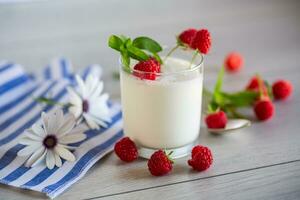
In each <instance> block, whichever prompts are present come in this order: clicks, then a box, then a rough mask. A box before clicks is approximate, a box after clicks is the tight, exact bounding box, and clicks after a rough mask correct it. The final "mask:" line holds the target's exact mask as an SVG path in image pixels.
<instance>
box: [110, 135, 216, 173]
mask: <svg viewBox="0 0 300 200" xmlns="http://www.w3.org/2000/svg"><path fill="white" fill-rule="evenodd" d="M114 150H115V154H116V155H117V156H118V157H119V158H120V159H121V160H122V161H125V162H132V161H134V160H136V159H137V158H138V149H137V147H136V145H135V143H134V142H133V141H132V140H131V139H130V138H129V137H124V138H122V139H121V140H120V141H118V142H117V143H116V144H115V147H114ZM171 154H172V152H170V153H169V154H167V153H166V152H165V151H163V150H162V149H160V150H157V151H155V152H154V153H153V154H152V155H151V157H150V159H149V160H148V162H147V165H148V170H149V172H150V173H151V174H152V175H153V176H163V175H166V174H168V173H169V172H171V171H172V169H173V164H174V162H173V160H172V158H171ZM212 162H213V155H212V153H211V150H210V149H209V148H208V147H205V146H201V145H197V146H195V147H194V148H193V149H192V152H191V159H189V160H188V165H189V166H191V167H192V168H193V169H194V170H196V171H204V170H206V169H208V168H209V167H210V166H211V165H212Z"/></svg>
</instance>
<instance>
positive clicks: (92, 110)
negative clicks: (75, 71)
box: [67, 74, 111, 129]
mask: <svg viewBox="0 0 300 200" xmlns="http://www.w3.org/2000/svg"><path fill="white" fill-rule="evenodd" d="M76 81H77V83H78V86H79V89H78V91H77V92H76V91H75V90H74V89H73V88H70V87H68V88H67V90H68V93H69V103H70V107H69V112H70V113H73V114H74V115H75V117H76V119H78V123H79V122H81V120H83V119H84V120H85V122H86V123H87V125H88V126H89V127H90V128H91V129H99V128H100V126H101V127H107V123H108V122H111V118H110V114H109V108H108V105H107V100H108V94H106V93H105V94H101V93H102V91H103V82H102V81H100V80H99V78H96V77H94V76H93V75H91V74H90V75H89V76H88V77H87V79H86V81H85V82H84V81H83V80H82V79H81V78H80V77H79V76H78V75H76Z"/></svg>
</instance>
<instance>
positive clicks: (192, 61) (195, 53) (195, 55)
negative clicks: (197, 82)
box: [189, 49, 199, 69]
mask: <svg viewBox="0 0 300 200" xmlns="http://www.w3.org/2000/svg"><path fill="white" fill-rule="evenodd" d="M198 53H199V51H198V49H197V50H196V51H195V52H194V54H193V57H192V60H191V62H190V66H189V68H190V69H192V66H193V63H194V61H195V59H196V57H197V55H198Z"/></svg>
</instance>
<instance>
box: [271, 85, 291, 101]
mask: <svg viewBox="0 0 300 200" xmlns="http://www.w3.org/2000/svg"><path fill="white" fill-rule="evenodd" d="M272 91H273V95H274V97H275V99H280V100H283V99H286V98H288V97H289V96H290V95H291V93H292V91H293V86H292V84H291V83H290V82H289V81H286V80H278V81H276V82H275V83H274V84H273V85H272Z"/></svg>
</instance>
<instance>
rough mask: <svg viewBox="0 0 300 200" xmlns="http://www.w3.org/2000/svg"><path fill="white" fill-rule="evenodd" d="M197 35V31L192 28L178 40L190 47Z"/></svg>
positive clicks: (184, 32)
mask: <svg viewBox="0 0 300 200" xmlns="http://www.w3.org/2000/svg"><path fill="white" fill-rule="evenodd" d="M196 33H197V30H196V29H193V28H190V29H187V30H185V31H183V32H182V33H180V35H179V36H178V39H179V41H180V42H181V43H183V44H184V45H187V46H189V47H190V46H191V44H192V41H193V39H194V37H195V35H196Z"/></svg>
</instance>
